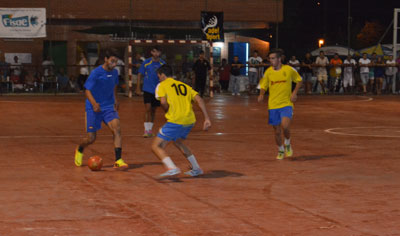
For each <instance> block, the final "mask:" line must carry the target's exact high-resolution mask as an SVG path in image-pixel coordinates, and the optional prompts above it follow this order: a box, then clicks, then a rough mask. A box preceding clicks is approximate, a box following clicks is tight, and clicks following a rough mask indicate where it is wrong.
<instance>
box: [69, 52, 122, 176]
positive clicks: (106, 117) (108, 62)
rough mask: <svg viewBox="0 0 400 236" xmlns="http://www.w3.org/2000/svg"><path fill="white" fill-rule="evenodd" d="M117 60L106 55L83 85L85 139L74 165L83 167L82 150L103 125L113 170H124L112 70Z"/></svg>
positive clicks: (76, 152) (108, 54)
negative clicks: (110, 146)
mask: <svg viewBox="0 0 400 236" xmlns="http://www.w3.org/2000/svg"><path fill="white" fill-rule="evenodd" d="M117 61H118V57H117V54H116V52H114V51H113V50H110V51H107V52H106V53H105V57H104V64H103V65H101V66H99V67H97V68H96V69H94V70H93V71H92V72H91V73H90V75H89V78H88V79H87V80H86V82H85V85H84V87H85V89H86V90H85V95H86V98H87V99H86V106H85V108H86V131H87V136H86V138H85V139H83V141H82V142H81V143H80V144H79V146H78V148H77V149H76V151H75V165H76V166H81V165H82V158H83V150H84V148H86V147H87V146H89V145H90V144H92V143H94V141H95V140H96V132H97V130H100V129H101V123H102V122H104V123H105V124H106V125H107V126H108V127H109V128H110V130H111V132H112V134H113V138H114V147H115V163H114V168H116V169H127V168H128V165H127V164H126V163H125V162H124V160H122V158H121V153H122V139H121V128H120V122H119V116H118V112H117V110H118V99H117V85H118V72H117V70H116V69H114V68H115V66H116V65H117Z"/></svg>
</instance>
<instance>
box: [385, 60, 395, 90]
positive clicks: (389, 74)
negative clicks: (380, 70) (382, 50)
mask: <svg viewBox="0 0 400 236" xmlns="http://www.w3.org/2000/svg"><path fill="white" fill-rule="evenodd" d="M386 66H387V67H386V70H385V75H386V77H385V80H386V92H387V93H393V94H395V91H396V88H394V87H396V85H395V86H393V84H396V73H397V67H396V61H395V60H394V59H393V56H389V59H388V60H386Z"/></svg>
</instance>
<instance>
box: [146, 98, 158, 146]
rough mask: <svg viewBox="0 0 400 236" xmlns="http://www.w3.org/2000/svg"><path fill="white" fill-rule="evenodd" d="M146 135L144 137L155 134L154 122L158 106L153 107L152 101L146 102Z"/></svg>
mask: <svg viewBox="0 0 400 236" xmlns="http://www.w3.org/2000/svg"><path fill="white" fill-rule="evenodd" d="M144 109H145V112H144V135H143V137H145V138H149V137H152V136H153V132H152V129H153V123H154V117H155V113H156V107H152V106H151V103H145V104H144Z"/></svg>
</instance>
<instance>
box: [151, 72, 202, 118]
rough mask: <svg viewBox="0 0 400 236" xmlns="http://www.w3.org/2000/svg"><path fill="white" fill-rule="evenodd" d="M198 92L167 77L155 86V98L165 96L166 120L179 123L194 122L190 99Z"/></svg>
mask: <svg viewBox="0 0 400 236" xmlns="http://www.w3.org/2000/svg"><path fill="white" fill-rule="evenodd" d="M197 94H198V93H197V92H196V91H194V90H193V89H192V87H190V86H189V85H187V84H185V83H182V82H179V81H177V80H174V79H173V78H167V79H166V80H164V81H162V82H160V83H159V84H158V86H157V88H156V94H155V96H156V98H157V99H158V100H160V99H161V97H166V99H167V102H168V105H169V108H168V112H167V114H165V118H166V119H167V121H168V122H171V123H174V124H179V125H190V124H193V123H195V122H196V117H195V115H194V112H193V108H192V101H193V99H194V97H195V96H196V95H197Z"/></svg>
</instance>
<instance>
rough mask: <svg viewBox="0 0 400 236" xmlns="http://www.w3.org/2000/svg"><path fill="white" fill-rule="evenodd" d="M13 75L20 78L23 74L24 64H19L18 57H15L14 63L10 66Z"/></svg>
mask: <svg viewBox="0 0 400 236" xmlns="http://www.w3.org/2000/svg"><path fill="white" fill-rule="evenodd" d="M10 69H11V74H12V75H14V76H17V77H20V76H21V74H22V64H21V62H19V58H18V56H14V62H12V63H11V66H10Z"/></svg>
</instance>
